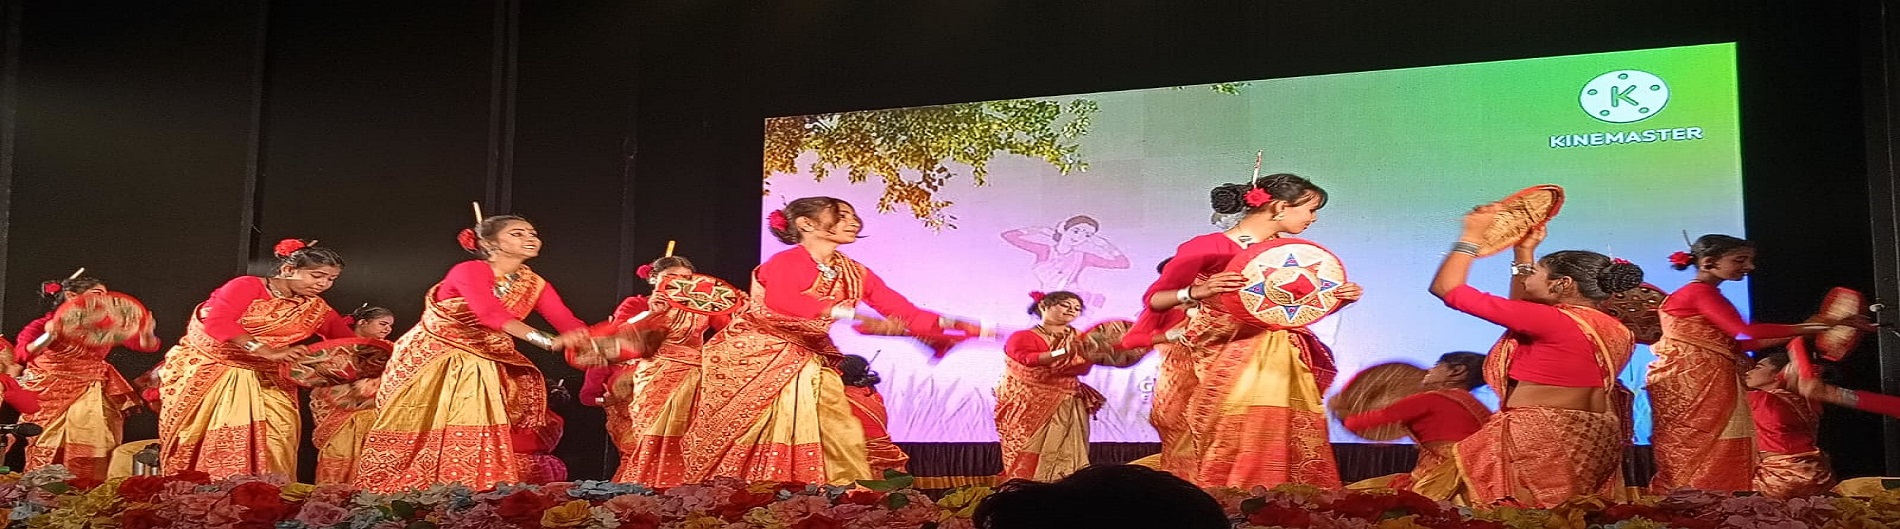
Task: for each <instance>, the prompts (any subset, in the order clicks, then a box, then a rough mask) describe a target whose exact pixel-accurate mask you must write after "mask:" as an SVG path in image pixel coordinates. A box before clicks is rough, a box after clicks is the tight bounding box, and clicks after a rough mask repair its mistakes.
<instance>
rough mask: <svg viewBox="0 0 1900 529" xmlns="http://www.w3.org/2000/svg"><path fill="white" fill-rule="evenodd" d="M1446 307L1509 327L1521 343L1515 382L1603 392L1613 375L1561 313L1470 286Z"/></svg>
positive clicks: (1593, 346)
mask: <svg viewBox="0 0 1900 529" xmlns="http://www.w3.org/2000/svg"><path fill="white" fill-rule="evenodd" d="M1445 306H1447V307H1451V308H1453V309H1457V310H1458V311H1459V312H1463V313H1465V314H1470V315H1472V316H1477V317H1479V318H1482V319H1484V320H1485V321H1489V322H1491V323H1495V324H1498V325H1502V326H1504V328H1505V329H1506V330H1507V332H1508V333H1509V334H1510V337H1511V338H1515V339H1516V340H1517V342H1518V346H1517V351H1516V353H1515V354H1514V355H1512V360H1511V371H1510V373H1509V376H1510V378H1511V379H1512V380H1522V381H1525V382H1534V383H1538V384H1548V385H1552V386H1564V387H1573V388H1600V387H1603V380H1604V379H1605V378H1607V377H1609V375H1610V374H1609V373H1606V372H1604V371H1603V366H1601V365H1599V364H1598V363H1597V346H1596V344H1595V343H1592V342H1591V341H1590V337H1589V335H1586V334H1584V333H1583V329H1580V328H1578V327H1577V321H1576V320H1573V319H1571V318H1570V316H1567V315H1565V314H1564V313H1563V310H1562V309H1559V308H1557V307H1553V306H1550V305H1545V304H1542V303H1535V302H1530V301H1522V300H1514V299H1505V298H1501V297H1498V296H1494V295H1491V294H1486V293H1484V292H1481V291H1479V290H1478V289H1475V288H1471V285H1459V286H1458V288H1455V289H1452V290H1451V292H1447V293H1445Z"/></svg>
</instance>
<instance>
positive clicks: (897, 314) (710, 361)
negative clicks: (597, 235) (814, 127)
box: [683, 197, 969, 484]
mask: <svg viewBox="0 0 1900 529" xmlns="http://www.w3.org/2000/svg"><path fill="white" fill-rule="evenodd" d="M769 225H770V227H771V230H772V234H773V235H774V236H776V237H778V239H779V241H781V242H784V243H785V244H791V245H795V246H793V247H792V248H791V249H789V250H785V251H782V252H779V253H777V254H774V255H773V256H772V257H771V258H770V259H768V260H766V262H765V263H764V264H761V265H759V267H758V268H757V269H755V270H754V271H753V278H754V281H753V283H754V288H753V291H754V293H755V295H754V296H753V303H752V304H751V305H749V306H748V307H747V308H746V309H745V310H744V312H742V313H740V314H739V316H738V317H737V318H734V320H733V322H732V325H730V326H727V327H726V328H725V329H724V330H721V331H720V332H719V334H717V335H715V336H713V339H712V341H710V342H708V343H707V344H706V347H705V349H704V351H705V364H704V367H703V369H704V375H703V376H704V377H705V381H706V386H705V387H706V391H702V392H700V395H699V399H700V401H699V413H698V414H697V415H696V416H695V417H694V418H693V423H692V425H691V426H690V427H688V428H687V431H686V437H685V439H684V441H683V443H684V445H685V447H686V467H687V478H686V479H687V480H688V481H699V480H704V479H708V478H712V477H715V476H731V477H738V478H743V479H749V480H758V481H801V482H806V483H836V484H842V483H851V482H852V481H855V480H860V479H869V478H871V477H872V475H871V467H870V463H869V462H868V461H867V459H866V456H865V448H864V429H863V427H862V426H860V425H859V424H858V420H857V419H856V418H855V417H853V416H852V415H851V405H850V404H849V403H848V402H846V400H845V397H844V383H843V381H842V380H841V379H840V378H839V375H838V364H839V362H840V361H842V359H843V355H842V354H840V353H839V352H838V348H837V346H836V345H834V344H832V342H831V336H830V335H829V334H828V331H829V330H830V328H831V324H832V323H833V322H835V321H837V320H839V319H858V320H863V321H865V322H866V323H865V326H866V327H867V328H868V329H872V330H873V331H890V332H893V333H894V332H895V328H902V329H907V330H909V331H910V332H911V333H912V334H913V335H918V336H935V335H940V334H941V333H942V328H943V327H944V326H946V323H949V324H956V325H958V326H959V328H963V327H968V326H969V325H968V324H966V323H960V322H955V321H948V322H946V321H945V320H944V318H942V317H940V316H938V315H936V314H933V313H930V312H926V311H923V310H921V309H918V308H917V307H916V306H914V305H911V303H910V300H907V299H904V296H903V295H901V294H898V293H897V292H896V291H893V290H891V289H890V287H886V286H884V281H883V280H882V279H880V278H878V276H877V274H873V273H871V271H870V269H868V268H865V267H864V265H862V264H858V262H857V261H854V260H851V258H850V257H846V256H845V255H844V253H843V252H840V251H838V246H840V245H845V244H850V243H852V242H856V241H857V240H858V230H859V229H860V228H861V227H862V225H863V224H862V221H860V220H859V219H858V215H857V210H856V209H854V208H852V207H851V204H849V203H846V202H845V201H843V200H839V199H836V198H831V197H807V198H801V199H798V200H794V201H792V202H791V203H790V204H787V205H786V206H785V208H784V209H783V210H781V211H778V212H774V213H773V214H772V215H771V218H770V222H769ZM859 301H863V302H865V303H867V304H869V305H870V306H871V307H872V308H874V309H877V312H878V313H879V314H882V315H884V316H885V317H887V318H890V320H877V319H874V318H870V317H867V316H861V315H859V314H858V311H857V304H858V302H859Z"/></svg>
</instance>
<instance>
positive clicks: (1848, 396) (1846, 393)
mask: <svg viewBox="0 0 1900 529" xmlns="http://www.w3.org/2000/svg"><path fill="white" fill-rule="evenodd" d="M1834 389H1835V390H1836V391H1839V392H1841V395H1840V398H1841V405H1842V406H1846V407H1849V408H1859V407H1860V394H1859V393H1855V392H1854V390H1851V389H1847V388H1842V387H1836V388H1834Z"/></svg>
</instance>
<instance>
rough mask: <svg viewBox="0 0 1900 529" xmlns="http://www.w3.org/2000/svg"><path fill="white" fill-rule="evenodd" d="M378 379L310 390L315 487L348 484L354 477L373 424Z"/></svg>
mask: <svg viewBox="0 0 1900 529" xmlns="http://www.w3.org/2000/svg"><path fill="white" fill-rule="evenodd" d="M381 382H382V379H380V378H367V379H362V380H357V381H353V382H350V383H348V384H339V385H335V386H325V387H321V388H316V389H312V390H310V416H311V418H313V419H314V420H315V421H316V424H317V426H316V430H315V431H314V432H312V433H311V434H310V441H311V443H312V444H315V445H316V446H317V475H316V481H315V483H316V484H318V485H348V484H350V483H351V482H353V481H354V480H355V478H356V459H357V456H358V455H360V454H361V452H362V450H363V437H364V436H366V435H368V434H369V427H370V424H372V423H374V422H376V390H377V388H378V387H380V386H381Z"/></svg>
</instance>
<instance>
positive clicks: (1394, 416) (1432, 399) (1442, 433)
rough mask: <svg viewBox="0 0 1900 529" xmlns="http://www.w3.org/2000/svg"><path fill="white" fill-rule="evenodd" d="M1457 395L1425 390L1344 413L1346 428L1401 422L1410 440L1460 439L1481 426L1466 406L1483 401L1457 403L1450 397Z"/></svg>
mask: <svg viewBox="0 0 1900 529" xmlns="http://www.w3.org/2000/svg"><path fill="white" fill-rule="evenodd" d="M1456 398H1458V397H1455V396H1452V395H1447V394H1446V392H1440V391H1428V392H1425V393H1420V394H1417V395H1412V396H1410V397H1406V398H1403V399H1399V401H1398V402H1394V403H1392V405H1390V406H1386V407H1384V408H1379V409H1376V410H1372V411H1368V412H1365V413H1360V414H1357V415H1353V416H1351V417H1347V418H1346V420H1345V421H1344V422H1345V424H1346V429H1348V430H1354V431H1358V430H1365V429H1367V428H1372V427H1374V426H1383V425H1387V424H1394V423H1397V424H1403V425H1405V429H1407V430H1411V431H1412V436H1413V437H1412V440H1413V441H1415V442H1420V443H1429V442H1433V441H1462V440H1464V438H1466V437H1470V436H1471V434H1474V433H1478V429H1479V428H1482V427H1483V426H1484V422H1483V420H1482V419H1484V418H1488V416H1487V417H1482V418H1481V417H1479V416H1478V415H1477V414H1475V413H1473V412H1472V408H1471V407H1470V406H1473V405H1475V406H1477V407H1478V408H1479V409H1482V408H1483V407H1484V405H1483V404H1482V403H1479V402H1478V400H1477V399H1475V398H1471V396H1470V393H1466V394H1465V398H1466V399H1469V400H1470V401H1471V402H1468V403H1459V402H1457V401H1454V400H1452V399H1456Z"/></svg>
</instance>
